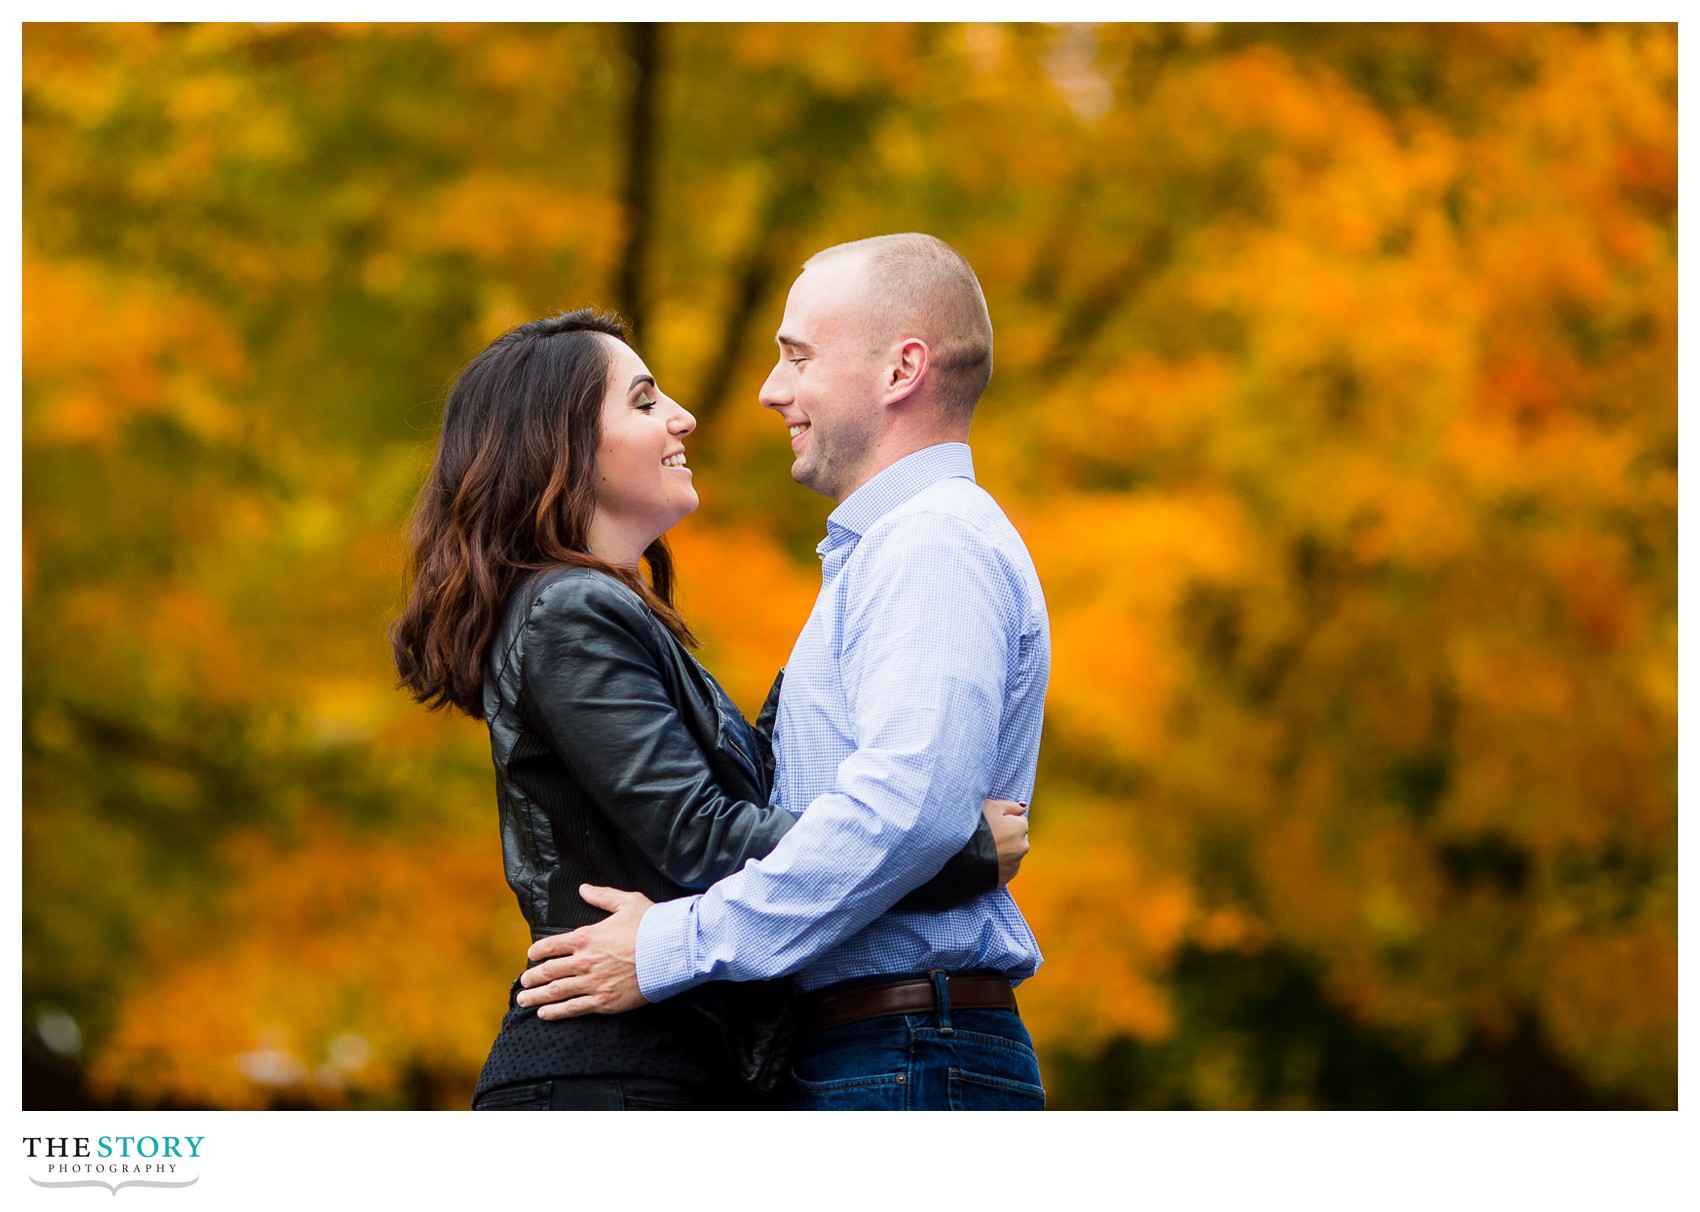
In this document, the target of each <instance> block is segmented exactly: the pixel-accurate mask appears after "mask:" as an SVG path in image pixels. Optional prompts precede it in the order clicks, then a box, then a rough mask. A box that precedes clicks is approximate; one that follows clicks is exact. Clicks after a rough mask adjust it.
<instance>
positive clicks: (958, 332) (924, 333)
mask: <svg viewBox="0 0 1700 1212" xmlns="http://www.w3.org/2000/svg"><path fill="white" fill-rule="evenodd" d="M841 260H854V261H856V262H858V263H859V264H860V265H861V267H862V269H863V287H864V289H865V291H866V294H865V295H864V297H863V299H862V304H863V320H864V323H865V324H866V326H867V328H866V331H867V332H868V334H869V336H870V337H872V338H874V339H875V340H878V341H885V340H887V339H891V338H897V337H910V336H913V337H919V338H921V340H923V341H925V342H926V343H927V352H928V355H929V357H930V360H931V363H932V373H933V374H934V375H935V376H937V377H936V380H935V381H934V383H933V394H934V396H935V397H936V398H937V399H938V401H939V403H940V405H941V406H942V407H943V409H944V410H945V411H946V412H949V413H956V414H958V415H962V414H967V413H971V412H972V411H973V410H974V404H975V402H976V401H977V400H978V399H979V398H980V393H981V392H983V391H984V390H985V389H986V383H987V381H988V380H990V379H991V377H992V317H991V314H990V313H989V312H988V311H987V310H986V296H985V295H984V294H983V293H982V292H981V290H980V282H979V279H977V278H976V277H975V276H974V270H973V268H972V267H971V266H970V265H969V264H968V262H967V261H966V260H965V259H964V258H963V256H962V254H961V253H959V252H957V251H956V250H955V249H954V248H952V247H951V246H950V245H948V244H946V243H945V242H944V241H943V240H940V239H939V238H937V237H936V236H928V235H924V234H922V233H920V232H905V233H903V234H901V235H894V236H871V237H869V238H868V239H866V240H852V241H850V242H849V243H848V244H835V245H833V246H832V247H831V248H828V249H824V250H822V251H821V252H818V253H816V254H815V255H814V256H812V257H810V258H809V259H808V260H807V261H805V262H804V263H803V269H804V270H805V271H806V270H808V269H809V268H810V267H811V266H815V265H824V264H826V263H829V262H838V261H841Z"/></svg>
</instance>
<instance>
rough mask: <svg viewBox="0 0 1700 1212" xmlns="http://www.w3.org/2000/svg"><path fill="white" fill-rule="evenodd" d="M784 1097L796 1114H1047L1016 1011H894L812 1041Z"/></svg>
mask: <svg viewBox="0 0 1700 1212" xmlns="http://www.w3.org/2000/svg"><path fill="white" fill-rule="evenodd" d="M779 1096H780V1098H781V1100H782V1102H783V1103H784V1105H785V1106H786V1107H787V1108H789V1109H790V1110H794V1111H1042V1110H1044V1108H1045V1088H1044V1086H1043V1085H1041V1084H1040V1082H1039V1059H1038V1057H1037V1056H1035V1055H1034V1053H1033V1039H1032V1037H1031V1036H1029V1035H1028V1034H1027V1028H1026V1027H1025V1026H1023V1025H1022V1022H1021V1016H1020V1015H1019V1014H1017V1013H1016V1012H1015V1011H1013V1010H957V1011H954V1012H953V1011H951V1010H950V1009H949V1008H948V1007H947V1008H945V1009H943V1010H942V1011H938V1012H934V1011H928V1012H926V1013H924V1014H890V1015H886V1016H885V1017H884V1018H870V1019H864V1020H863V1021H861V1022H859V1023H846V1024H845V1025H844V1026H842V1027H832V1028H829V1029H827V1030H825V1031H817V1032H814V1033H812V1034H809V1035H805V1036H803V1037H802V1038H801V1039H799V1040H798V1041H797V1046H796V1049H795V1052H794V1054H793V1056H792V1060H791V1073H790V1075H789V1076H788V1078H787V1080H786V1081H785V1082H783V1083H782V1084H781V1088H780V1090H779Z"/></svg>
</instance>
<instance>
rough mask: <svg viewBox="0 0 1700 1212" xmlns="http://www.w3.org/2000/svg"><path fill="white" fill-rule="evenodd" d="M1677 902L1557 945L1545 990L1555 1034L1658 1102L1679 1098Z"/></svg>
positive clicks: (1590, 1065)
mask: <svg viewBox="0 0 1700 1212" xmlns="http://www.w3.org/2000/svg"><path fill="white" fill-rule="evenodd" d="M1674 907H1675V906H1674V904H1673V903H1669V902H1666V903H1665V904H1662V905H1661V906H1660V909H1661V912H1659V913H1657V914H1648V915H1646V916H1645V917H1643V918H1641V919H1640V920H1637V921H1635V922H1633V923H1631V924H1628V925H1626V926H1624V927H1622V928H1619V929H1615V930H1610V931H1601V932H1598V933H1588V934H1577V935H1574V936H1572V937H1570V938H1567V939H1565V940H1564V941H1563V942H1561V943H1560V944H1558V945H1557V946H1555V947H1554V948H1553V950H1552V952H1551V954H1550V958H1549V961H1548V967H1547V968H1546V970H1545V972H1544V973H1543V974H1542V975H1543V979H1542V980H1541V982H1540V988H1539V998H1540V1003H1541V1010H1542V1014H1543V1018H1544V1021H1545V1022H1546V1024H1547V1028H1548V1030H1550V1031H1551V1032H1552V1035H1553V1038H1554V1040H1555V1042H1557V1043H1558V1044H1559V1046H1560V1047H1561V1048H1563V1049H1564V1051H1565V1053H1566V1055H1567V1056H1569V1057H1571V1058H1573V1060H1574V1063H1575V1065H1576V1066H1577V1068H1579V1069H1580V1070H1581V1071H1582V1072H1584V1073H1586V1074H1587V1075H1588V1076H1590V1077H1591V1078H1593V1079H1594V1080H1596V1081H1598V1082H1600V1083H1601V1084H1602V1085H1604V1086H1607V1087H1608V1088H1617V1089H1627V1090H1631V1091H1634V1092H1635V1093H1636V1094H1638V1095H1639V1096H1640V1097H1642V1098H1645V1099H1647V1100H1648V1101H1649V1102H1651V1103H1653V1104H1655V1105H1667V1106H1668V1105H1674V1103H1675V1095H1676V1090H1675V1073H1676V1061H1677V1013H1676V1011H1677V948H1676V934H1675V931H1674V929H1673V928H1672V923H1673V922H1674V913H1672V912H1671V911H1672V910H1674Z"/></svg>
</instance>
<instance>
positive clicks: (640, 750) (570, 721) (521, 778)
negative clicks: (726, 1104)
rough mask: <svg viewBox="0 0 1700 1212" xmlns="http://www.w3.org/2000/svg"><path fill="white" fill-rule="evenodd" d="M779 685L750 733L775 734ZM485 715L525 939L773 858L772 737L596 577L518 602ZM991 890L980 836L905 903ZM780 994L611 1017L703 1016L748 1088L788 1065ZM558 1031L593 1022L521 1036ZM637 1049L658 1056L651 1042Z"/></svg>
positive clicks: (554, 581) (564, 581) (993, 874)
mask: <svg viewBox="0 0 1700 1212" xmlns="http://www.w3.org/2000/svg"><path fill="white" fill-rule="evenodd" d="M778 688H779V683H778V682H777V681H776V682H775V684H774V691H773V693H770V694H769V696H768V705H767V707H766V708H764V709H763V712H762V715H761V717H760V720H759V721H758V722H759V723H760V724H764V725H766V724H769V723H770V721H771V717H772V710H773V707H774V704H775V702H776V701H777V697H778V694H777V692H778ZM484 714H485V719H486V721H487V722H488V724H489V726H490V748H491V754H492V757H493V759H494V762H495V767H496V796H497V802H498V804H499V806H500V810H501V829H502V857H503V861H504V864H505V866H506V868H507V878H508V886H509V887H511V888H512V889H513V891H514V895H515V896H516V897H517V898H518V899H519V905H520V910H521V912H523V913H524V915H525V919H526V922H527V923H528V924H529V925H530V927H531V935H532V937H533V938H534V939H536V938H542V937H544V936H545V935H549V934H555V933H558V932H560V931H562V930H570V929H572V928H573V927H575V926H581V925H585V924H587V923H590V922H593V921H598V920H600V919H601V918H603V917H604V916H606V914H605V913H604V912H603V911H602V910H600V909H596V908H594V907H592V906H590V905H587V904H585V902H584V901H582V900H581V899H580V898H579V895H578V886H579V885H580V884H581V883H592V884H600V885H605V886H610V887H615V888H624V889H634V890H636V891H638V892H642V893H643V894H644V895H645V896H648V897H649V898H651V899H652V900H657V901H660V900H670V899H673V898H675V897H679V896H683V895H686V894H688V893H689V892H693V891H700V890H702V889H704V888H706V887H708V885H710V884H712V883H714V882H715V881H716V880H718V879H720V878H721V877H723V876H726V875H729V874H731V873H732V872H734V871H737V870H738V869H739V868H740V867H742V866H743V865H744V863H745V862H746V861H748V860H749V859H752V858H760V857H762V856H764V855H766V854H767V853H768V852H769V851H771V850H772V849H773V847H774V846H775V845H776V844H777V843H778V841H779V839H780V838H781V837H782V836H784V834H785V832H786V830H788V829H789V828H790V827H791V826H792V824H793V823H794V818H793V817H792V816H791V814H790V813H789V812H787V811H785V810H784V809H782V808H775V807H771V806H769V804H768V795H769V791H770V789H771V787H772V781H773V753H772V748H771V745H770V743H769V733H768V729H767V728H766V727H752V726H751V725H750V724H749V723H748V722H747V721H746V720H745V719H744V717H743V715H742V714H741V713H740V712H739V711H738V709H737V708H736V707H735V706H733V704H732V702H731V700H730V699H729V698H728V697H727V695H726V692H725V691H724V690H723V689H721V687H720V684H719V683H718V682H716V681H715V680H714V678H713V677H711V676H710V675H709V673H708V671H707V670H705V669H704V668H703V667H702V666H701V665H700V664H698V663H697V661H696V659H695V658H694V657H692V656H691V654H690V652H689V651H688V650H687V649H686V648H685V647H684V646H683V645H681V644H680V643H679V642H678V641H677V640H676V639H675V638H674V637H673V635H672V633H671V632H669V631H668V630H667V629H666V627H665V626H663V625H662V623H661V622H660V620H658V619H657V618H656V617H655V616H654V615H653V614H651V613H650V611H649V609H648V608H647V607H646V606H645V605H644V604H643V601H642V599H641V598H639V597H638V596H637V595H636V594H635V593H633V592H632V591H631V590H630V589H628V588H627V587H626V586H624V585H622V584H620V583H619V582H618V581H616V580H615V579H614V578H612V577H609V576H607V575H605V574H602V573H599V572H595V571H592V570H589V569H582V568H572V569H569V568H563V569H554V570H550V571H548V572H544V573H540V574H537V575H535V576H534V577H532V578H531V579H530V580H529V582H528V583H527V584H526V585H525V586H524V587H523V588H522V589H521V591H520V592H518V593H516V594H515V595H514V599H513V600H512V601H511V602H510V603H509V605H508V608H507V611H506V613H505V615H504V618H503V620H502V623H501V626H500V627H499V629H498V632H497V635H496V639H495V641H494V642H493V643H492V644H491V647H490V655H489V658H488V662H487V665H486V671H485V682H484ZM996 886H997V851H996V847H995V845H994V844H993V842H992V837H991V832H990V829H989V828H988V827H987V826H986V824H985V823H984V821H982V822H981V824H980V827H979V829H978V830H977V831H976V832H975V835H974V837H973V838H972V839H971V840H970V842H969V844H968V846H967V847H966V848H965V849H964V850H963V851H962V852H961V853H960V854H958V855H957V856H956V857H955V858H953V859H952V860H951V861H950V862H949V863H948V864H947V865H946V866H945V868H944V870H943V871H941V872H940V873H939V874H938V875H937V876H935V877H934V878H933V880H932V881H930V882H929V883H928V884H926V885H923V886H922V887H921V888H919V889H916V890H915V891H914V892H912V893H910V894H909V896H908V897H906V898H905V900H904V901H903V902H902V905H903V907H904V908H907V909H929V908H942V907H945V906H948V905H954V904H960V903H962V902H963V901H966V900H968V899H970V898H972V897H974V896H978V895H980V894H981V893H984V892H986V891H989V890H991V889H993V888H995V887H996ZM778 996H779V991H778V990H776V989H774V988H773V986H772V984H770V985H768V986H765V987H763V986H757V987H753V988H751V987H742V988H738V989H731V988H728V987H727V983H726V982H713V983H711V984H709V985H707V986H704V987H703V988H701V989H698V990H693V991H692V992H691V993H688V994H685V995H682V996H681V997H679V998H674V999H671V1000H670V1001H669V1002H666V1003H662V1004H661V1005H658V1006H652V1007H643V1008H641V1009H640V1010H637V1011H633V1012H631V1014H627V1015H619V1016H615V1017H616V1018H618V1019H622V1020H627V1022H626V1024H625V1025H626V1026H629V1027H638V1026H639V1020H641V1019H644V1018H645V1017H646V1016H647V1018H648V1019H649V1020H653V1021H652V1022H651V1023H650V1025H649V1026H647V1027H644V1028H643V1029H644V1030H645V1031H646V1033H647V1034H648V1035H649V1036H651V1037H652V1036H654V1035H655V1033H656V1032H662V1033H665V1032H667V1031H670V1030H673V1029H674V1028H675V1027H676V1026H677V1024H678V1016H677V1011H678V1010H690V1011H694V1012H696V1013H697V1014H699V1015H703V1016H706V1017H707V1019H708V1020H709V1021H710V1022H711V1023H712V1025H713V1029H714V1034H715V1035H716V1036H718V1037H719V1038H720V1039H721V1041H722V1043H723V1045H725V1046H726V1047H727V1049H728V1051H729V1052H730V1053H731V1058H732V1061H733V1065H734V1068H735V1069H736V1070H739V1071H740V1076H741V1077H742V1078H743V1079H744V1080H746V1081H748V1082H750V1083H752V1084H756V1085H758V1086H759V1085H765V1084H766V1083H767V1081H768V1080H770V1079H771V1078H772V1076H773V1073H772V1069H773V1067H774V1065H775V1063H776V1060H777V1052H778V1051H780V1050H781V1049H780V1040H781V1039H782V1037H783V1032H782V1031H780V1030H778V1029H777V1028H776V1027H775V1024H776V1023H777V1021H778V1018H779V1015H778V1013H777V1007H778V1005H779V1002H778V1000H776V999H777V998H778ZM662 1011H666V1012H668V1013H659V1014H658V1013H657V1012H662ZM516 1016H517V1017H518V1018H519V1019H528V1018H531V1012H526V1011H520V1010H518V1009H517V1008H510V1012H509V1015H508V1021H507V1022H505V1023H504V1028H503V1031H504V1035H507V1034H508V1033H509V1031H510V1028H511V1027H512V1026H513V1025H514V1024H515V1021H516ZM569 1023H571V1024H590V1023H591V1019H589V1018H582V1019H573V1020H567V1021H566V1022H557V1023H541V1022H537V1021H532V1022H531V1023H530V1026H529V1028H528V1030H530V1031H531V1032H532V1033H534V1034H535V1033H536V1032H537V1030H538V1029H539V1028H545V1027H546V1028H563V1027H566V1026H568V1024H569ZM763 1024H765V1026H764V1025H763ZM606 1025H607V1020H604V1022H603V1024H602V1025H601V1029H604V1030H605V1029H606ZM681 1029H683V1028H681ZM632 1043H633V1046H634V1047H635V1048H636V1050H638V1051H642V1052H645V1053H646V1054H647V1053H649V1052H653V1051H654V1049H653V1047H652V1046H651V1045H653V1043H654V1040H653V1039H652V1038H651V1039H646V1040H645V1041H643V1045H642V1047H637V1044H636V1041H632ZM531 1046H534V1045H531ZM613 1046H614V1048H615V1049H616V1050H619V1048H620V1046H621V1045H618V1044H616V1045H613ZM502 1047H503V1040H502V1039H501V1038H498V1040H497V1043H496V1049H497V1050H500V1049H501V1048H502ZM496 1060H497V1056H496V1052H495V1051H494V1050H493V1052H492V1063H494V1062H495V1061H496ZM489 1075H490V1068H489V1066H487V1067H486V1078H488V1077H489ZM663 1075H664V1076H672V1074H670V1073H669V1074H663ZM525 1076H546V1075H544V1074H527V1075H525ZM487 1084H489V1082H488V1081H487V1080H481V1082H480V1086H481V1088H482V1087H483V1086H485V1085H487Z"/></svg>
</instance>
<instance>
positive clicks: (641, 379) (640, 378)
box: [626, 375, 655, 396]
mask: <svg viewBox="0 0 1700 1212" xmlns="http://www.w3.org/2000/svg"><path fill="white" fill-rule="evenodd" d="M640 383H648V384H649V385H650V386H651V387H654V386H655V380H654V378H652V377H651V376H649V375H633V376H632V385H631V386H630V387H628V388H626V394H627V395H628V396H629V395H631V394H632V392H634V391H636V390H637V389H638V385H639V384H640Z"/></svg>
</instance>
